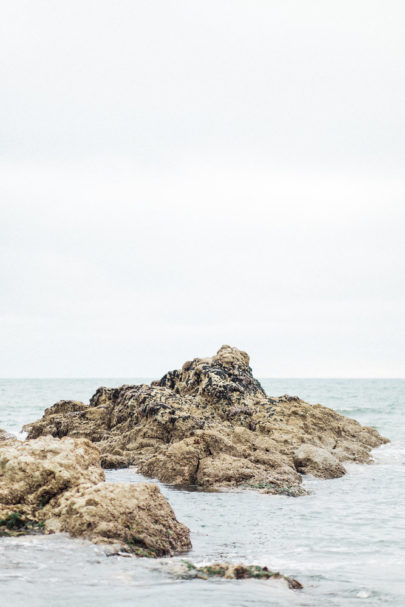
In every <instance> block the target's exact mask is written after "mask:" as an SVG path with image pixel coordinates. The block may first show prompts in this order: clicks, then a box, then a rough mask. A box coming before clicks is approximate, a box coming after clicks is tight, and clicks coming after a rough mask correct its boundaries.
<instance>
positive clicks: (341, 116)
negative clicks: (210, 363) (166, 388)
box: [0, 0, 405, 377]
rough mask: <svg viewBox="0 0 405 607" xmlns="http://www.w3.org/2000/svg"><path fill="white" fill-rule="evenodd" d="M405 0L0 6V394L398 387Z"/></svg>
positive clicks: (402, 368)
mask: <svg viewBox="0 0 405 607" xmlns="http://www.w3.org/2000/svg"><path fill="white" fill-rule="evenodd" d="M404 22H405V4H404V2H403V0H398V1H396V0H378V1H375V0H350V1H346V0H339V2H338V1H328V2H326V1H325V0H296V1H292V0H244V1H241V0H215V1H211V0H183V1H182V0H176V1H174V0H115V1H113V0H93V1H90V0H80V1H77V0H69V2H55V0H0V57H1V67H0V116H1V142H0V177H1V179H0V209H1V210H0V252H1V260H0V262H1V265H0V343H1V347H0V376H3V377H8V376H10V377H36V376H40V377H41V376H42V377H51V376H56V377H62V376H93V377H103V376H108V377H113V376H117V377H120V376H153V377H157V376H160V375H162V374H163V373H164V372H165V371H166V370H168V369H172V368H176V367H178V366H180V365H181V364H182V363H183V362H184V361H185V360H188V359H190V358H193V357H195V356H207V355H210V354H213V353H214V352H215V351H216V350H217V349H218V348H219V347H220V346H221V345H222V344H223V343H228V344H231V345H236V346H238V347H240V348H242V349H245V350H247V351H248V352H249V354H250V355H251V362H252V365H253V370H254V372H255V374H256V375H258V376H262V377H272V376H273V377H339V376H340V377H373V376H374V377H404V376H405V365H404V363H405V354H404V352H405V314H404V310H405V306H404V303H405V279H404V277H405V173H404V156H405V154H404V143H405V137H404V135H405V133H404V131H405V128H404V127H405V120H404V116H405V114H404V108H405V80H404V69H405V36H404Z"/></svg>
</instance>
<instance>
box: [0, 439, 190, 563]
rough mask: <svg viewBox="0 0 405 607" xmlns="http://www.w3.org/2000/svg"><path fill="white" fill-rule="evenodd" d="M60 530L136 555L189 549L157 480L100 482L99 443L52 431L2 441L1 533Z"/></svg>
mask: <svg viewBox="0 0 405 607" xmlns="http://www.w3.org/2000/svg"><path fill="white" fill-rule="evenodd" d="M57 531H64V532H67V533H69V534H70V535H71V536H73V537H82V538H86V539H89V540H91V541H92V542H95V543H98V544H114V545H117V546H118V549H119V550H123V551H126V552H130V553H134V554H136V555H138V556H153V557H156V556H163V555H166V554H173V553H174V552H184V551H185V550H188V549H189V548H191V543H190V535H189V530H188V529H187V527H185V526H184V525H182V524H181V523H179V522H178V521H177V520H176V517H175V515H174V512H173V510H172V509H171V507H170V505H169V503H168V502H167V500H166V499H165V498H164V497H163V495H162V494H161V492H160V490H159V488H158V487H157V485H155V484H152V483H142V484H137V485H134V484H129V483H126V484H115V483H105V482H104V471H103V469H102V468H101V465H100V453H99V450H98V448H97V447H96V446H95V445H94V444H93V443H91V442H90V441H89V440H87V439H84V438H79V439H73V438H68V437H66V438H62V439H61V440H59V439H55V438H51V437H49V436H46V437H42V438H39V439H36V440H30V441H26V442H20V441H17V440H9V441H2V443H0V535H20V534H22V533H30V532H42V533H54V532H57Z"/></svg>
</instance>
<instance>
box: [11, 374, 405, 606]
mask: <svg viewBox="0 0 405 607" xmlns="http://www.w3.org/2000/svg"><path fill="white" fill-rule="evenodd" d="M141 381H145V380H140V379H139V378H126V379H112V378H110V379H106V378H103V379H49V380H47V379H8V380H7V379H2V380H0V428H4V429H6V430H9V431H13V432H19V431H20V430H21V427H22V425H23V424H24V423H26V422H29V421H32V420H34V419H37V418H38V417H40V416H41V414H42V412H43V410H44V409H45V408H46V407H47V406H49V405H51V404H52V403H54V402H56V401H57V400H60V399H77V400H83V401H85V402H87V401H88V399H89V397H90V396H91V395H92V394H93V393H94V391H95V390H96V388H97V387H98V386H100V385H106V386H116V385H121V384H122V383H140V382H141ZM262 385H263V386H264V388H265V389H266V391H267V392H268V394H270V395H280V394H285V393H287V394H293V395H299V396H300V397H301V398H303V399H304V400H307V401H308V402H311V403H322V404H324V405H327V406H330V407H332V408H334V409H336V410H337V411H339V412H340V413H343V414H345V415H349V416H351V417H354V418H355V419H357V420H358V421H359V422H361V423H362V424H366V425H371V426H374V427H376V428H377V429H378V430H379V431H380V432H381V433H382V434H383V435H384V436H387V437H389V438H390V439H391V441H392V442H391V443H389V444H387V445H384V446H383V447H380V448H379V449H376V450H374V452H373V457H374V460H375V462H374V464H371V465H356V464H351V465H349V466H347V468H348V474H347V475H346V476H344V477H342V478H340V479H334V480H327V481H325V480H316V479H313V478H307V479H305V481H304V482H305V485H306V486H307V488H309V489H310V490H311V494H310V495H308V496H305V497H300V498H288V497H285V496H271V495H261V494H258V493H255V492H253V491H233V492H229V493H201V492H192V491H184V490H177V489H175V488H173V487H169V486H165V485H162V484H160V486H161V489H162V491H163V493H164V494H165V496H166V497H167V499H168V500H169V502H170V503H171V505H172V506H173V508H174V511H175V513H176V516H177V518H178V519H179V520H180V521H182V522H183V523H185V524H186V525H188V527H189V528H190V529H191V539H192V543H193V549H192V550H191V552H190V553H188V554H187V555H185V557H184V558H187V559H190V560H192V561H193V562H195V563H198V564H202V563H208V562H213V561H218V560H221V561H223V560H227V561H232V562H245V563H257V564H260V565H267V566H269V567H270V568H271V569H274V570H280V571H281V572H282V573H284V574H287V575H292V576H294V577H296V578H297V579H299V580H300V581H301V582H302V584H303V585H304V589H303V590H302V591H292V590H288V589H286V588H284V587H283V586H281V585H279V584H276V583H271V582H270V583H269V582H265V581H259V580H254V581H253V580H243V581H226V580H209V581H204V580H177V579H175V578H174V577H173V576H172V575H171V574H170V572H169V571H168V568H167V563H168V561H169V559H160V560H158V561H154V560H149V559H136V558H121V557H115V556H113V557H107V556H106V555H105V553H104V552H103V550H101V549H100V547H96V546H93V545H91V544H89V543H87V542H85V541H81V540H72V539H70V538H68V537H66V536H64V535H55V536H47V537H45V536H26V537H20V538H0V605H1V607H3V606H4V607H20V606H22V605H24V606H26V605H30V606H32V607H42V606H45V605H47V606H51V607H59V606H60V607H62V606H63V607H93V606H97V607H110V606H111V605H114V607H117V606H118V607H121V606H126V605H142V606H147V607H149V606H155V605H158V604H160V603H161V602H164V603H165V607H177V606H178V605H180V604H183V605H196V606H199V605H204V606H206V605H208V606H214V607H223V606H228V605H229V606H235V607H245V606H246V607H248V606H249V607H256V606H262V605H263V606H264V605H271V606H273V607H287V606H303V607H304V606H307V607H329V606H331V607H335V606H336V607H352V606H358V605H362V604H364V605H367V606H369V607H377V606H390V607H391V606H392V607H394V606H395V607H404V605H405V423H404V407H405V380H395V379H391V380H388V379H387V380H379V379H366V380H363V379H350V380H345V379H339V380H337V379H334V380H327V379H265V380H262ZM107 480H109V481H116V482H119V481H125V482H134V483H136V482H140V481H144V480H145V479H144V478H143V477H142V476H140V475H138V474H136V472H135V471H134V470H131V469H128V470H116V471H109V472H107ZM148 480H149V479H148ZM175 558H177V557H175ZM179 558H181V557H179Z"/></svg>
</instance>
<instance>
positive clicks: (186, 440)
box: [25, 346, 387, 495]
mask: <svg viewBox="0 0 405 607" xmlns="http://www.w3.org/2000/svg"><path fill="white" fill-rule="evenodd" d="M25 429H26V430H27V431H28V432H29V434H28V437H29V438H37V437H38V436H42V435H46V434H50V435H52V436H56V437H62V436H72V437H87V438H89V439H90V440H92V441H93V442H95V443H96V444H97V445H98V447H99V448H100V451H101V461H102V465H103V466H104V467H106V468H117V467H126V466H129V465H135V466H137V467H138V469H139V471H140V472H142V473H143V474H145V475H148V476H151V477H157V478H159V479H160V480H162V481H163V482H166V483H173V484H176V485H190V484H195V485H198V486H200V487H201V488H203V489H212V488H224V487H225V488H226V487H235V486H243V487H251V488H256V489H260V490H262V491H266V492H270V493H286V494H287V495H297V494H299V493H302V489H301V487H300V484H301V476H300V474H299V473H298V471H297V466H298V469H299V472H303V473H305V472H306V471H307V467H306V466H301V465H300V464H297V465H296V463H295V461H297V460H295V459H294V458H295V453H296V451H297V449H298V448H299V447H300V446H301V445H303V444H307V445H312V446H313V447H316V448H319V449H323V450H325V451H326V452H327V453H329V454H331V456H332V457H334V458H336V460H338V462H343V461H345V460H351V461H357V462H367V461H370V451H371V449H372V448H373V447H377V446H379V445H381V444H382V443H384V442H387V439H384V438H383V437H381V436H380V435H379V433H378V432H377V431H376V430H374V429H373V428H368V427H363V426H361V425H360V424H359V423H358V422H356V421H355V420H353V419H350V418H347V417H344V416H343V415H340V414H338V413H336V412H335V411H333V410H331V409H328V408H327V407H323V406H321V405H309V404H308V403H305V402H304V401H302V400H301V399H299V398H298V397H293V396H287V395H285V396H281V397H278V398H270V397H268V396H267V395H266V394H265V392H264V390H263V388H262V387H261V385H260V383H259V382H258V381H257V380H256V379H255V378H254V377H253V375H252V370H251V368H250V367H249V357H248V355H247V354H246V353H245V352H242V351H240V350H238V349H237V348H231V347H230V346H222V348H220V350H219V351H218V352H217V354H216V355H215V356H213V357H211V358H196V359H194V360H193V361H190V362H186V363H185V364H184V365H183V367H182V369H180V370H177V371H171V372H169V373H167V374H166V375H165V376H164V377H162V379H161V380H159V381H155V382H152V384H151V385H145V384H141V385H138V386H128V385H125V386H121V387H120V388H99V389H98V390H97V391H96V393H95V394H94V396H93V397H92V398H91V399H90V404H89V405H85V404H83V403H78V402H76V401H60V402H58V403H56V404H55V405H53V406H52V407H50V408H49V409H47V410H46V411H45V413H44V416H43V417H42V419H40V420H39V421H37V422H35V423H33V424H29V425H28V426H26V427H25Z"/></svg>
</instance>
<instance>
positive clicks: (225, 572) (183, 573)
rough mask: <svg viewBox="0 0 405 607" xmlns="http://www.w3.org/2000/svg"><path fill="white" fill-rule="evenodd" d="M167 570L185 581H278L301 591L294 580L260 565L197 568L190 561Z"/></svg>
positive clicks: (228, 564)
mask: <svg viewBox="0 0 405 607" xmlns="http://www.w3.org/2000/svg"><path fill="white" fill-rule="evenodd" d="M168 569H169V570H170V571H171V572H172V574H173V575H175V576H176V577H180V578H185V579H193V578H199V579H202V580H208V579H210V578H213V577H218V578H224V579H227V580H246V579H258V580H279V581H280V582H282V583H284V584H285V585H286V586H288V588H291V589H292V590H301V589H302V584H301V583H300V582H299V581H298V580H295V579H294V578H291V577H287V576H285V575H282V574H281V573H279V572H278V571H271V570H270V569H269V568H268V567H261V566H260V565H243V564H238V565H235V564H233V563H213V564H211V565H203V566H201V567H197V566H196V565H194V564H193V563H191V562H190V561H186V560H181V561H176V562H175V563H173V562H172V563H169V564H168Z"/></svg>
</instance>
